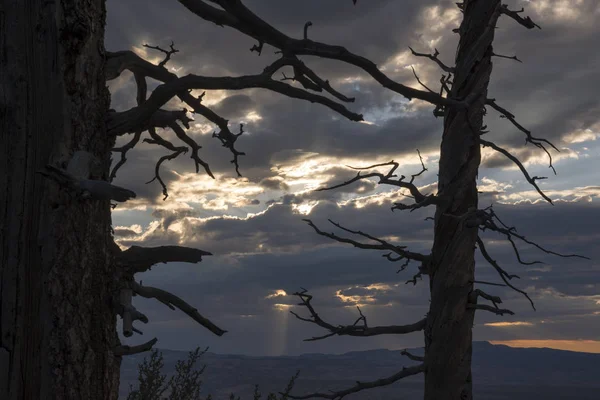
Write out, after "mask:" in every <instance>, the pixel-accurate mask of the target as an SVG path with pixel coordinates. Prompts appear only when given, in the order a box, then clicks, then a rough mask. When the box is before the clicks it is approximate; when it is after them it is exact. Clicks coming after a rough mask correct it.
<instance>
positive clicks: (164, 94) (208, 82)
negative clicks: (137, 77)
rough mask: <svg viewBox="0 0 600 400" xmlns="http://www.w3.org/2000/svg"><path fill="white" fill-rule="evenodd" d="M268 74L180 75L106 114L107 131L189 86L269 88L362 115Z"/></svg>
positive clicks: (128, 125) (121, 129)
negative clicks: (135, 102)
mask: <svg viewBox="0 0 600 400" xmlns="http://www.w3.org/2000/svg"><path fill="white" fill-rule="evenodd" d="M273 72H274V71H273ZM271 75H272V73H270V70H268V68H267V69H265V72H263V73H261V74H258V75H245V76H240V77H205V76H198V75H191V74H190V75H187V76H184V77H182V78H177V79H175V80H171V81H170V82H167V83H163V84H162V85H159V86H158V87H157V88H156V89H154V91H153V92H152V94H151V95H150V97H149V98H148V100H147V101H146V102H145V103H144V104H142V105H140V106H137V107H134V108H132V109H129V110H127V111H123V112H119V113H116V112H113V113H111V114H109V118H108V121H107V126H108V133H109V134H111V135H116V136H118V135H121V134H123V133H126V132H130V131H132V130H134V129H136V127H138V126H140V125H142V124H143V123H144V122H145V121H147V120H148V119H149V118H150V117H151V116H152V114H153V113H154V112H155V111H156V110H157V109H159V108H160V107H162V106H163V105H164V104H166V103H167V102H168V101H169V100H170V99H171V98H172V97H174V96H176V95H178V94H179V93H182V92H186V91H188V90H190V89H205V90H208V89H210V90H217V89H227V90H241V89H252V88H263V89H269V90H272V91H274V92H277V93H281V94H283V95H286V96H287V97H291V98H296V99H301V100H306V101H309V102H311V103H319V104H322V105H324V106H326V107H329V108H330V109H332V110H333V111H336V112H337V113H339V114H340V115H342V116H344V117H346V118H348V119H349V120H351V121H362V120H363V118H362V115H359V114H356V113H353V112H351V111H350V110H348V109H347V108H346V107H345V106H343V105H342V104H340V103H337V102H335V101H333V100H331V99H329V98H327V97H324V96H320V95H317V94H313V93H310V92H308V91H306V90H303V89H299V88H296V87H293V86H290V85H288V84H286V83H283V82H280V81H276V80H273V79H272V78H271Z"/></svg>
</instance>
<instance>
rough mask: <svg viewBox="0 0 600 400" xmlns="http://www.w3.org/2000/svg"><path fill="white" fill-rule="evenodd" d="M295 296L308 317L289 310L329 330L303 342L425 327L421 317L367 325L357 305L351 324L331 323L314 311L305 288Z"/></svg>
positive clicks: (403, 331)
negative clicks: (354, 317)
mask: <svg viewBox="0 0 600 400" xmlns="http://www.w3.org/2000/svg"><path fill="white" fill-rule="evenodd" d="M294 295H295V296H298V297H299V298H300V300H301V303H299V304H298V305H300V306H304V307H306V309H307V310H308V311H309V313H310V317H308V318H305V317H301V316H300V315H298V314H296V313H295V312H293V311H290V312H291V313H292V314H293V315H294V316H295V317H296V318H298V319H299V320H301V321H306V322H310V323H313V324H316V325H318V326H320V327H321V328H325V329H327V330H328V331H329V333H328V334H325V335H323V336H315V337H312V338H309V339H304V341H305V342H311V341H315V340H321V339H325V338H328V337H331V336H336V335H337V336H361V337H362V336H376V335H402V334H406V333H411V332H418V331H422V330H423V329H424V328H425V322H426V319H425V318H423V319H422V320H420V321H417V322H415V323H414V324H410V325H389V326H375V327H369V326H368V325H367V317H365V315H364V314H363V313H362V311H361V310H360V308H359V307H358V306H357V307H356V308H357V309H358V313H359V315H360V316H359V317H358V319H357V320H356V321H355V322H354V323H353V324H352V325H337V326H335V325H332V324H330V323H328V322H326V321H324V320H323V319H322V318H321V317H320V316H319V314H318V313H317V312H316V311H315V309H314V307H313V305H312V304H311V303H310V302H311V300H312V298H313V297H312V296H311V295H310V294H308V293H307V290H306V289H302V291H301V292H296V293H294Z"/></svg>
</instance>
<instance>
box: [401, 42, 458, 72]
mask: <svg viewBox="0 0 600 400" xmlns="http://www.w3.org/2000/svg"><path fill="white" fill-rule="evenodd" d="M408 48H409V49H410V51H411V52H412V53H413V55H414V56H417V57H427V58H429V59H430V60H432V61H435V63H436V64H437V65H439V66H440V68H441V69H442V70H444V71H445V72H449V73H452V74H453V73H454V68H453V67H448V66H447V65H446V64H444V63H443V62H442V61H441V60H440V59H439V58H438V56H439V55H440V52H439V51H438V49H435V53H433V54H425V53H417V52H416V51H414V50H413V48H412V47H410V46H408Z"/></svg>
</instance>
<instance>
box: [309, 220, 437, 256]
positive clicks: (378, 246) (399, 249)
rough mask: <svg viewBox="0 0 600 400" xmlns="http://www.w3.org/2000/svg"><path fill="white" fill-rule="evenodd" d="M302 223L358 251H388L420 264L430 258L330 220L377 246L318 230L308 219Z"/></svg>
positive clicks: (333, 223)
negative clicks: (373, 242) (356, 248)
mask: <svg viewBox="0 0 600 400" xmlns="http://www.w3.org/2000/svg"><path fill="white" fill-rule="evenodd" d="M303 221H305V222H306V223H308V225H309V226H311V227H312V228H313V229H314V230H315V232H317V233H318V234H319V235H321V236H325V237H328V238H330V239H333V240H335V241H338V242H340V243H348V244H351V245H353V246H354V247H358V248H359V249H371V250H389V251H392V252H394V253H396V254H398V255H400V256H402V257H405V258H408V259H410V260H415V261H422V262H425V261H428V260H429V259H430V256H428V255H424V254H421V253H415V252H412V251H408V250H404V249H405V248H406V246H396V245H393V244H391V243H388V242H386V241H385V240H383V239H379V238H376V237H375V236H372V235H369V234H368V233H364V232H361V231H353V230H351V229H348V228H344V227H343V226H341V225H340V224H338V223H336V222H333V221H332V220H328V221H329V222H330V223H331V224H332V225H334V226H336V227H338V228H340V229H342V230H344V231H346V232H349V233H352V234H356V235H360V236H363V237H365V238H367V239H370V240H373V241H375V242H377V243H378V244H370V243H361V242H358V241H356V240H353V239H347V238H344V237H341V236H338V235H335V234H333V233H327V232H324V231H322V230H320V229H319V228H318V227H317V226H316V225H315V224H314V223H313V222H312V221H311V220H310V219H303Z"/></svg>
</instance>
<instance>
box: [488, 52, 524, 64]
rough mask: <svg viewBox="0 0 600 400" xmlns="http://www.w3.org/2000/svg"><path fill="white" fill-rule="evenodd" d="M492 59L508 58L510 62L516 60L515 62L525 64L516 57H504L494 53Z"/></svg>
mask: <svg viewBox="0 0 600 400" xmlns="http://www.w3.org/2000/svg"><path fill="white" fill-rule="evenodd" d="M492 57H498V58H507V59H509V60H515V61H518V62H520V63H523V61H521V60H519V59H518V58H517V56H516V55H515V56H512V57H511V56H503V55H502V54H496V53H492Z"/></svg>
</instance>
